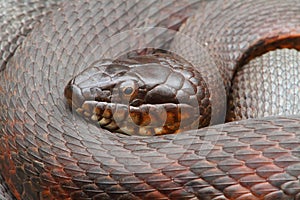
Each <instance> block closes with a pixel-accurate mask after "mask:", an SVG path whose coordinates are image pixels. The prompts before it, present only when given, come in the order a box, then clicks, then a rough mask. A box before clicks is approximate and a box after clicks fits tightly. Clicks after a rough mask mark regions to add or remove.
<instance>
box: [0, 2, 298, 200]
mask: <svg viewBox="0 0 300 200" xmlns="http://www.w3.org/2000/svg"><path fill="white" fill-rule="evenodd" d="M0 9H1V14H0V15H1V16H0V18H1V22H0V23H1V24H0V27H1V33H0V34H1V41H0V53H1V54H0V55H1V58H0V64H1V73H0V105H1V106H0V152H1V153H0V167H1V168H0V169H1V170H0V171H1V175H2V177H3V179H4V180H5V184H4V182H3V183H2V184H3V185H2V186H1V187H0V189H1V190H0V191H1V193H0V197H1V198H7V199H15V198H16V199H85V200H88V199H124V200H125V199H214V200H220V199H240V200H241V199H286V200H287V199H300V182H299V175H300V155H299V152H300V123H299V122H300V117H299V112H298V110H297V107H295V108H293V109H294V110H295V111H294V112H291V115H289V116H287V115H285V116H269V117H261V114H260V113H259V112H260V107H259V109H257V114H256V116H258V117H259V118H257V119H247V120H241V121H236V122H230V123H226V124H220V125H213V126H209V127H207V128H201V129H197V130H190V131H187V132H183V133H180V134H176V135H162V136H157V137H141V136H127V135H124V134H117V133H111V132H109V131H108V130H105V129H101V128H99V127H97V126H95V125H94V124H91V123H88V122H86V121H85V120H83V119H82V118H81V117H79V116H77V115H74V114H73V113H72V112H71V111H70V110H69V109H68V108H67V107H66V102H65V99H64V91H63V88H64V87H65V86H66V84H67V83H68V81H69V80H70V79H71V78H72V77H74V75H76V74H78V73H79V72H81V71H82V70H83V69H85V68H86V67H87V66H90V65H91V64H92V63H93V62H94V61H95V60H99V59H101V58H102V55H104V54H105V53H107V52H110V51H112V52H113V51H118V50H127V49H126V48H124V46H128V45H129V46H130V45H131V44H133V43H134V42H131V41H132V37H128V36H133V37H134V36H135V35H134V33H131V32H130V31H129V32H126V31H127V30H132V29H136V28H146V29H147V28H149V27H165V28H170V29H173V30H177V29H178V28H179V25H180V24H182V23H184V25H183V26H182V27H180V31H181V32H182V34H184V35H188V36H189V37H190V38H194V40H196V41H198V42H199V43H201V44H203V45H204V46H205V47H206V48H207V51H208V52H209V53H210V54H211V59H212V60H213V62H214V63H215V64H216V65H218V66H220V68H221V69H224V70H221V71H222V72H221V76H222V77H223V80H220V82H221V83H222V84H223V83H225V88H224V89H225V90H227V91H228V92H229V91H230V90H231V88H233V89H234V88H238V89H239V88H246V89H247V81H245V80H244V79H245V77H247V76H250V79H251V78H255V79H253V80H255V82H257V83H258V84H257V85H255V84H254V85H252V84H251V83H252V82H251V83H249V84H250V85H251V86H252V87H253V88H254V91H255V92H257V93H259V92H258V90H259V89H263V91H272V90H273V89H274V86H273V85H272V84H271V86H270V88H264V85H261V83H262V82H263V81H262V80H263V79H264V77H262V78H260V77H259V76H257V75H256V76H255V77H254V75H253V74H252V73H253V71H252V67H251V66H252V65H255V63H254V64H253V63H251V62H250V63H249V66H250V67H244V68H243V67H242V70H241V71H237V70H238V67H239V66H242V65H244V64H246V63H247V62H248V61H249V60H252V58H254V57H256V56H260V55H261V54H264V53H266V52H267V51H270V50H274V49H277V48H288V49H294V50H295V49H296V50H298V49H299V40H298V36H299V33H300V23H299V22H300V21H299V20H300V14H299V13H300V2H299V1H298V0H282V1H281V0H270V1H264V0H257V1H251V0H245V1H242V0H225V1H218V0H215V1H208V0H207V1H206V0H204V1H196V0H193V1H171V0H170V1H163V0H161V1H156V0H153V1H152V0H150V1H135V0H130V1H117V0H116V1H114V0H113V1H110V0H107V1H106V0H104V1H92V0H90V1H89V0H85V1H84V0H83V1H66V2H59V1H47V2H44V1H38V0H32V1H26V0H17V1H2V2H1V5H0ZM187 18H188V19H187ZM186 19H187V21H186V22H184V21H185V20H186ZM136 30H139V29H136ZM159 30H160V31H159V32H158V33H157V32H155V33H157V34H158V35H155V34H148V35H147V34H146V36H145V40H144V41H152V40H154V39H155V38H156V37H157V36H160V35H164V37H161V38H162V39H163V40H161V41H159V42H158V43H161V42H162V41H166V40H168V39H169V38H168V37H165V36H167V35H168V34H169V33H168V31H166V29H159ZM164 31H166V32H164ZM122 32H125V33H126V34H125V35H122V34H121V35H118V33H122ZM131 34H133V35H131ZM171 34H172V32H171ZM149 37H150V38H149ZM111 38H113V40H112V39H111ZM121 39H122V40H121ZM126 39H129V42H125V44H124V43H123V42H120V41H126ZM130 40H131V41H130ZM177 43H178V44H181V45H183V49H185V51H188V50H191V51H193V49H192V48H191V47H192V46H193V45H192V44H190V43H187V42H184V41H181V40H180V39H179V40H178V42H177ZM114 49H117V50H114ZM286 51H287V50H284V53H283V54H284V55H285V54H288V55H291V54H292V58H294V59H296V60H297V56H298V60H299V55H298V54H297V52H296V53H295V51H292V53H291V52H290V51H287V52H286ZM117 53H118V52H117ZM283 54H282V52H281V53H278V55H277V53H276V52H275V53H273V54H271V55H269V57H268V55H267V57H266V58H262V60H261V61H257V62H258V63H264V62H266V60H267V61H268V59H269V60H270V57H272V56H273V57H275V58H277V59H275V60H276V62H277V61H278V62H279V61H284V62H287V61H286V60H287V58H285V57H284V56H283V58H282V57H281V56H282V55H283ZM278 56H279V59H278ZM203 62H204V61H203ZM289 62H290V61H289ZM243 69H245V71H243ZM258 69H259V68H258ZM286 71H287V72H290V70H286ZM298 73H299V70H298V71H297V70H295V71H293V73H292V75H293V76H288V75H286V76H284V77H283V80H282V79H280V80H282V81H285V80H291V81H292V83H293V84H294V85H296V88H297V87H298V88H299V80H300V79H299V75H298ZM239 74H240V75H241V76H238V75H239ZM261 74H262V73H261ZM239 77H242V78H239ZM291 77H293V78H291ZM295 77H296V79H295V80H294V78H295ZM272 78H273V77H272V76H270V77H269V78H267V79H266V80H265V82H268V81H270V80H271V79H272ZM297 78H298V79H297ZM231 79H232V80H231ZM251 80H252V79H251ZM243 81H245V82H243ZM231 83H232V87H231V85H230V84H231ZM235 83H237V84H238V85H237V86H236V85H235ZM239 83H241V84H240V85H239ZM276 83H277V82H275V88H277V87H276ZM297 83H298V85H297ZM226 84H228V85H226ZM245 85H246V86H245ZM275 90H276V89H275ZM283 90H284V91H286V89H283ZM255 92H254V93H253V96H252V95H250V97H251V98H250V97H249V99H252V101H253V102H250V105H251V106H250V107H246V108H247V109H246V112H244V111H243V109H244V108H243V105H244V104H245V105H246V106H247V104H248V105H249V102H248V98H245V99H244V100H242V101H240V102H238V103H237V104H232V105H235V106H233V107H237V108H238V109H237V110H238V112H239V110H242V111H243V112H242V113H246V114H244V115H245V116H240V118H241V119H244V118H245V117H248V115H251V113H252V112H255V108H253V110H251V109H252V105H256V104H257V105H259V106H262V104H263V106H264V105H265V104H267V102H268V99H263V100H256V99H255V95H257V93H255ZM236 93H237V95H240V96H239V97H240V99H242V98H241V97H243V96H247V95H245V94H243V93H240V90H238V92H236ZM236 93H234V92H233V94H234V95H236ZM294 93H295V94H296V97H294V98H295V99H294V100H293V101H294V104H296V105H297V103H298V99H297V95H298V93H297V92H294ZM251 94H252V93H251ZM285 94H286V95H287V93H285ZM234 95H232V96H231V97H229V99H228V100H229V102H230V101H232V100H234V99H235V96H234ZM267 97H268V96H266V97H265V98H267ZM269 98H270V97H269ZM289 99H292V98H289ZM219 101H220V102H222V101H224V100H219ZM216 102H218V101H216ZM217 104H218V103H217ZM266 108H268V105H267V106H266ZM232 110H234V109H229V114H227V118H234V117H232V116H233V115H232V113H233V112H235V111H232ZM266 110H267V109H266ZM216 112H217V113H218V111H216ZM248 112H249V113H250V114H249V113H248ZM275 114H276V112H275ZM237 118H238V119H239V117H237ZM8 188H9V189H8ZM13 196H14V197H13Z"/></svg>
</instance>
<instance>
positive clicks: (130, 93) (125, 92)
mask: <svg viewBox="0 0 300 200" xmlns="http://www.w3.org/2000/svg"><path fill="white" fill-rule="evenodd" d="M133 92H134V89H133V88H132V87H130V86H129V87H126V88H124V89H123V93H124V94H125V95H127V96H129V95H132V94H133Z"/></svg>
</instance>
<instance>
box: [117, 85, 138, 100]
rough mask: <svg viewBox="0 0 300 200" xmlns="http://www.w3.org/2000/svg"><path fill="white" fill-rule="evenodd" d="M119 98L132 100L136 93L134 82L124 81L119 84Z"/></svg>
mask: <svg viewBox="0 0 300 200" xmlns="http://www.w3.org/2000/svg"><path fill="white" fill-rule="evenodd" d="M119 91H120V92H121V96H123V97H124V98H126V99H127V98H129V99H132V98H134V96H135V95H134V94H135V93H136V92H137V85H136V83H135V82H134V81H125V82H123V83H121V84H120V90H119Z"/></svg>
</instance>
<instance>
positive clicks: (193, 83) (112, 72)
mask: <svg viewBox="0 0 300 200" xmlns="http://www.w3.org/2000/svg"><path fill="white" fill-rule="evenodd" d="M65 97H66V99H67V103H68V104H69V105H70V107H71V108H72V109H74V110H76V112H77V113H78V114H80V115H82V116H84V117H85V118H86V119H87V120H91V121H94V122H97V123H99V124H100V125H101V126H102V127H104V128H106V129H108V130H111V131H113V132H122V133H126V134H130V135H159V134H169V133H178V132H180V131H183V130H189V129H196V128H199V127H202V126H207V125H208V124H209V118H210V112H211V111H210V110H211V108H210V104H209V92H208V90H207V89H206V85H205V82H204V81H203V79H202V78H201V75H200V74H199V73H198V72H197V71H196V70H195V69H194V68H193V67H192V66H191V65H190V64H189V63H188V62H186V61H185V60H182V59H181V58H179V57H174V56H171V55H159V54H154V55H144V56H137V57H131V58H127V59H122V60H114V61H112V60H101V61H97V62H95V63H93V64H92V65H91V66H90V67H88V68H87V69H85V70H84V71H82V72H81V73H80V74H78V75H77V76H75V77H74V78H73V79H72V80H70V81H69V83H68V85H67V86H66V88H65Z"/></svg>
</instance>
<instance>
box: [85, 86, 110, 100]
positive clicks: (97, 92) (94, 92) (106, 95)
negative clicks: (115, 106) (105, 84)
mask: <svg viewBox="0 0 300 200" xmlns="http://www.w3.org/2000/svg"><path fill="white" fill-rule="evenodd" d="M90 93H91V96H92V97H93V99H94V100H96V101H104V102H110V100H111V92H110V90H102V89H101V88H99V87H92V88H90Z"/></svg>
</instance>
